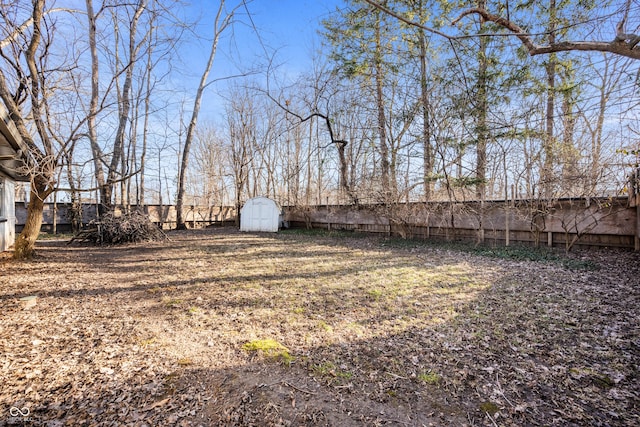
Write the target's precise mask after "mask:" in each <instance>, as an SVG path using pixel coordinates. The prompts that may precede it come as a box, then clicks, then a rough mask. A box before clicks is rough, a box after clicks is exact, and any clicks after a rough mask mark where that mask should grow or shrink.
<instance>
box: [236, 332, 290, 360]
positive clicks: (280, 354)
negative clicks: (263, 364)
mask: <svg viewBox="0 0 640 427" xmlns="http://www.w3.org/2000/svg"><path fill="white" fill-rule="evenodd" d="M242 349H243V350H245V351H255V352H258V353H261V354H263V355H265V356H266V357H268V358H272V359H279V360H280V361H282V362H283V363H285V364H287V365H290V364H291V363H292V362H293V360H294V359H293V356H291V355H290V354H289V349H288V348H287V347H285V346H283V345H282V344H280V343H279V342H278V341H276V340H274V339H271V338H267V339H264V340H253V341H249V342H246V343H244V344H243V345H242Z"/></svg>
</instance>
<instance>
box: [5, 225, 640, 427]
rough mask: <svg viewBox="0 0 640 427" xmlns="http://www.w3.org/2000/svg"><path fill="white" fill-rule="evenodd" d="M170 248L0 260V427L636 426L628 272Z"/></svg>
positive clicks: (300, 237) (373, 246) (325, 239)
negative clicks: (28, 426) (23, 426)
mask: <svg viewBox="0 0 640 427" xmlns="http://www.w3.org/2000/svg"><path fill="white" fill-rule="evenodd" d="M169 237H170V239H171V241H167V242H155V243H143V244H136V245H125V246H112V247H92V246H86V245H77V244H72V245H67V244H66V242H65V241H41V242H39V243H38V254H39V255H38V256H37V257H36V258H35V259H34V260H32V261H29V262H22V263H18V262H14V261H11V260H9V259H7V257H6V256H5V258H4V259H2V260H0V273H1V276H0V303H1V304H2V309H1V310H0V321H1V323H0V387H1V388H0V426H2V425H12V424H18V423H22V424H25V423H32V424H33V425H37V424H39V425H47V426H82V425H86V426H94V425H96V426H98V425H99V426H111V425H113V426H116V425H131V426H165V425H167V426H169V425H178V426H198V425H201V426H217V425H220V426H322V425H327V426H347V427H348V426H383V425H389V426H431V425H433V426H439V425H469V426H495V425H500V426H538V425H540V426H552V425H562V426H564V425H575V426H583V425H585V426H586V425H588V426H598V425H600V426H636V425H640V378H639V375H638V370H639V365H640V324H639V323H640V318H639V317H640V316H639V313H638V307H639V303H640V298H639V297H640V262H639V261H640V255H639V254H638V253H633V252H622V251H607V250H598V251H592V252H580V253H577V254H572V255H570V257H569V258H566V259H564V258H562V257H561V258H562V259H563V260H564V261H568V262H554V261H545V260H539V261H531V260H514V259H505V258H496V257H487V256H481V255H477V254H473V253H469V252H464V251H459V250H456V249H452V248H451V247H448V246H446V245H444V246H439V245H431V244H421V243H415V242H406V243H405V242H402V241H396V240H389V239H384V238H376V237H364V236H358V235H352V236H351V235H348V234H322V233H304V232H285V233H278V234H245V233H239V232H237V231H235V230H232V229H207V230H193V231H186V232H172V233H169ZM30 296H36V299H35V305H34V306H32V307H28V305H29V304H30V303H31V304H32V303H33V301H34V300H31V301H29V300H27V299H25V297H30ZM16 409H19V410H20V412H17V411H16ZM27 410H28V413H29V414H28V415H27V416H24V414H25V413H26V412H27Z"/></svg>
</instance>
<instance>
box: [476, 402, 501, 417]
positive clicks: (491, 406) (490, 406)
mask: <svg viewBox="0 0 640 427" xmlns="http://www.w3.org/2000/svg"><path fill="white" fill-rule="evenodd" d="M480 410H481V411H482V412H486V413H487V414H489V415H495V413H496V412H498V411H499V410H500V408H499V407H498V405H496V404H495V403H493V402H483V403H481V404H480Z"/></svg>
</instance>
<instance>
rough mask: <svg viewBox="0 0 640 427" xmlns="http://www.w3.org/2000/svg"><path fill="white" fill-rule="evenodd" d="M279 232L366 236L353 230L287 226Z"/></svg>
mask: <svg viewBox="0 0 640 427" xmlns="http://www.w3.org/2000/svg"><path fill="white" fill-rule="evenodd" d="M280 234H284V235H292V236H313V237H368V236H369V235H368V234H366V233H361V232H359V231H353V230H326V229H324V228H288V229H285V230H281V231H280Z"/></svg>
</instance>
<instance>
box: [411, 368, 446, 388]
mask: <svg viewBox="0 0 640 427" xmlns="http://www.w3.org/2000/svg"><path fill="white" fill-rule="evenodd" d="M417 378H418V380H419V381H422V382H423V383H425V384H429V385H438V384H439V383H440V381H441V380H442V377H441V376H440V375H438V374H437V373H435V372H433V371H425V372H421V373H419V374H418V377H417Z"/></svg>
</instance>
